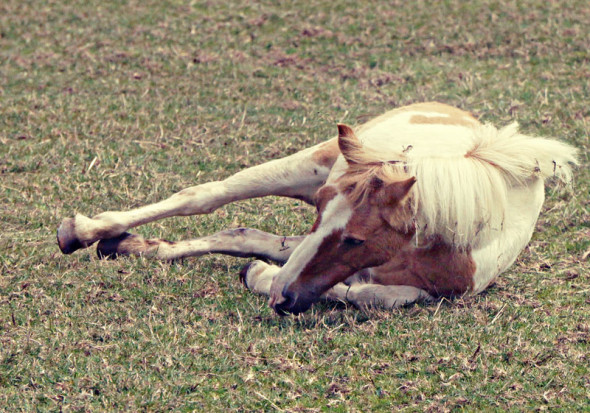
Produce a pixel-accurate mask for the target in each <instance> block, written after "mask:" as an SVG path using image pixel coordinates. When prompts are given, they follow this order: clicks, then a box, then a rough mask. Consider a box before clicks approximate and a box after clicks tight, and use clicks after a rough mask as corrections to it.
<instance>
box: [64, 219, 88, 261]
mask: <svg viewBox="0 0 590 413" xmlns="http://www.w3.org/2000/svg"><path fill="white" fill-rule="evenodd" d="M74 225H75V224H74V218H66V219H64V220H63V222H62V223H61V225H60V226H59V228H58V229H57V245H58V246H59V249H60V250H61V252H63V253H64V254H71V253H72V252H74V251H76V250H79V249H80V248H86V247H87V245H84V244H82V243H81V242H80V240H79V239H78V238H77V237H76V232H75V230H74Z"/></svg>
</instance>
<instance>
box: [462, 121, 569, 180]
mask: <svg viewBox="0 0 590 413" xmlns="http://www.w3.org/2000/svg"><path fill="white" fill-rule="evenodd" d="M577 153H578V150H577V149H576V148H574V147H573V146H571V145H568V144H565V143H563V142H559V141H556V140H553V139H545V138H537V137H531V136H526V135H522V134H520V133H519V132H518V124H517V123H516V122H515V123H512V124H510V125H508V126H505V127H504V128H502V129H500V130H498V129H496V128H495V127H494V126H492V125H484V126H482V127H481V128H480V129H479V130H478V131H477V135H476V142H475V146H474V147H473V148H472V149H471V150H470V151H469V152H467V153H466V154H465V157H466V158H472V159H474V160H479V161H481V162H483V163H487V164H489V165H492V166H494V167H495V168H497V169H499V170H500V171H502V173H503V175H504V176H505V177H506V178H507V179H508V181H509V182H511V184H513V185H514V184H520V183H523V182H524V181H526V180H528V179H529V178H531V177H534V176H539V177H542V178H543V179H546V178H550V177H556V178H557V179H559V180H561V181H562V182H565V183H567V182H569V181H570V180H571V178H572V166H573V165H577V164H578V160H577Z"/></svg>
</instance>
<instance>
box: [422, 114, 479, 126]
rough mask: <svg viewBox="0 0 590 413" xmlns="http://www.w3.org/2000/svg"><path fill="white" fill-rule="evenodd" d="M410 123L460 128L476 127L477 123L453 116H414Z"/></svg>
mask: <svg viewBox="0 0 590 413" xmlns="http://www.w3.org/2000/svg"><path fill="white" fill-rule="evenodd" d="M410 123H411V124H414V125H459V126H467V127H471V126H475V125H476V122H474V121H473V120H471V119H470V118H465V117H460V118H458V117H453V116H448V117H446V116H424V115H414V116H412V117H411V118H410Z"/></svg>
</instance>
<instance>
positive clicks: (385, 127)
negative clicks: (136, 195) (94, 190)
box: [57, 102, 577, 315]
mask: <svg viewBox="0 0 590 413" xmlns="http://www.w3.org/2000/svg"><path fill="white" fill-rule="evenodd" d="M576 157H577V150H576V149H575V148H574V147H572V146H570V145H567V144H565V143H562V142H559V141H556V140H552V139H546V138H540V137H531V136H526V135H524V134H521V133H520V132H519V131H518V125H517V124H516V123H512V124H510V125H508V126H505V127H503V128H500V129H498V128H496V127H494V126H492V125H490V124H482V123H481V122H479V121H478V120H477V119H476V118H475V117H474V116H473V115H471V114H470V113H468V112H465V111H463V110H461V109H457V108H454V107H451V106H447V105H445V104H441V103H436V102H429V103H418V104H413V105H410V106H406V107H401V108H397V109H394V110H391V111H389V112H387V113H385V114H383V115H381V116H379V117H377V118H375V119H372V120H371V121H369V122H367V123H365V124H363V125H361V126H360V127H357V128H356V129H353V128H351V127H349V126H347V125H344V124H338V137H336V138H332V139H330V140H327V141H325V142H323V143H320V144H318V145H315V146H313V147H310V148H307V149H304V150H302V151H300V152H298V153H296V154H293V155H291V156H288V157H285V158H282V159H277V160H273V161H270V162H267V163H264V164H261V165H258V166H254V167H252V168H248V169H245V170H242V171H240V172H238V173H236V174H235V175H233V176H230V177H229V178H227V179H224V180H221V181H215V182H208V183H203V184H201V185H197V186H193V187H189V188H187V189H184V190H182V191H180V192H178V193H176V194H174V195H172V196H171V197H170V198H168V199H165V200H163V201H160V202H157V203H155V204H152V205H147V206H143V207H139V208H137V209H133V210H130V211H126V212H123V211H108V212H103V213H101V214H99V215H96V216H94V217H92V218H88V217H86V216H84V215H80V214H76V215H75V216H74V217H73V218H66V219H64V220H63V221H62V223H61V225H60V227H59V229H58V230H57V243H58V245H59V248H60V249H61V251H62V252H63V253H65V254H70V253H72V252H74V251H76V250H78V249H80V248H86V247H88V246H90V245H91V244H93V243H95V242H97V241H98V245H97V253H98V255H99V257H110V258H114V257H116V256H119V255H147V256H152V257H154V258H157V259H162V260H174V259H178V258H184V257H191V256H201V255H204V254H210V253H221V254H228V255H232V256H237V257H254V258H257V260H255V261H253V262H250V263H248V264H246V266H245V267H244V268H243V269H242V271H241V272H240V278H241V280H242V281H243V282H244V284H245V285H246V287H247V288H249V289H250V290H252V291H255V292H257V293H261V294H266V295H268V296H269V297H270V299H269V304H270V306H271V307H272V308H273V309H274V310H275V311H276V312H277V313H278V314H280V315H284V314H287V313H292V314H299V313H302V312H305V311H306V310H308V309H309V308H310V306H311V305H312V304H314V303H315V302H317V301H319V300H321V299H326V300H338V301H344V302H348V303H352V304H353V305H355V306H358V307H363V306H381V307H385V308H394V307H398V306H402V305H407V304H410V303H414V302H416V301H418V300H426V301H428V300H434V299H437V298H439V297H455V296H462V295H464V294H477V293H479V292H481V291H483V290H484V289H486V287H488V286H489V285H490V284H492V283H493V282H494V280H495V279H496V278H497V277H498V275H499V274H501V273H502V272H503V271H505V270H506V269H507V268H508V267H510V265H511V264H512V263H513V262H514V261H515V259H516V258H517V256H518V255H519V253H520V252H521V251H522V249H523V248H524V247H525V246H526V245H527V244H528V242H529V241H530V239H531V236H532V233H533V230H534V227H535V223H536V221H537V219H538V217H539V214H540V211H541V207H542V205H543V201H544V196H545V193H544V182H545V180H547V178H551V177H555V178H557V179H558V180H561V181H563V182H566V183H567V182H569V181H570V180H571V176H572V166H573V165H576V164H577V159H576ZM267 195H279V196H285V197H291V198H296V199H300V200H303V201H305V202H307V203H309V204H312V205H315V206H316V208H317V213H318V214H317V219H316V221H315V223H314V225H313V227H312V228H311V231H310V233H309V234H308V235H306V236H279V235H273V234H269V233H266V232H262V231H259V230H256V229H251V228H237V229H231V230H225V231H221V232H218V233H216V234H213V235H210V236H205V237H202V238H198V239H194V240H187V241H177V242H171V241H166V240H163V239H144V238H142V237H141V236H139V235H135V234H131V233H129V232H127V230H129V229H130V228H133V227H136V226H139V225H142V224H145V223H148V222H152V221H155V220H158V219H162V218H166V217H171V216H187V215H195V214H206V213H210V212H212V211H213V210H215V209H216V208H219V207H221V206H222V205H225V204H227V203H230V202H234V201H239V200H243V199H248V198H254V197H263V196H267ZM270 262H274V263H276V264H283V265H282V266H279V265H276V264H272V263H270Z"/></svg>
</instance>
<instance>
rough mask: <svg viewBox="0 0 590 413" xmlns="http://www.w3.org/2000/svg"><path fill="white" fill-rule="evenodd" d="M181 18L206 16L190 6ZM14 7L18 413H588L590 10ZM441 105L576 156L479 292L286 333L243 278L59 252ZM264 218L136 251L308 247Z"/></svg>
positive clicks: (179, 226) (4, 73)
mask: <svg viewBox="0 0 590 413" xmlns="http://www.w3.org/2000/svg"><path fill="white" fill-rule="evenodd" d="M187 3H188V2H187ZM187 3H185V2H180V1H153V0H148V1H141V2H139V1H132V0H130V1H124V2H100V1H94V0H93V1H68V2H58V1H43V0H38V1H22V0H4V1H3V2H2V3H1V4H0V176H1V179H0V187H1V197H0V199H1V201H0V214H1V219H2V223H3V224H2V234H1V235H0V271H1V274H0V343H1V344H0V406H3V408H4V409H7V410H10V411H18V410H21V411H30V410H40V411H56V410H63V411H102V410H148V411H152V410H154V411H164V410H171V409H172V410H180V411H189V410H199V411H260V410H265V411H266V410H269V411H271V410H279V411H325V410H330V411H369V410H372V411H380V410H382V411H389V410H392V409H396V410H397V409H400V410H407V411H423V410H430V411H449V410H455V409H465V410H474V411H477V410H586V409H588V406H589V405H590V378H589V377H590V371H589V370H590V368H589V366H590V361H589V356H588V354H590V346H589V341H590V322H589V320H590V287H589V284H590V283H589V280H590V276H589V273H590V271H589V269H590V264H589V252H590V224H589V222H590V196H589V194H590V168H589V165H590V162H589V159H588V150H589V147H590V142H589V130H588V129H589V123H590V109H589V106H588V102H589V101H590V93H589V92H590V91H589V84H590V55H589V51H588V38H590V29H589V28H590V6H589V5H588V3H587V1H583V0H579V1H576V0H573V1H567V2H566V1H563V2H545V1H540V0H528V1H522V2H496V1H480V0H476V1H471V2H462V1H458V0H449V1H444V2H423V1H416V2H411V3H409V2H401V1H392V2H387V3H386V2H375V3H374V4H372V5H371V4H367V5H363V6H362V7H361V6H359V3H358V2H356V1H341V2H340V1H339V2H334V1H327V0H311V1H306V2H296V1H282V2H271V1H263V2H254V1H236V2H233V4H231V5H226V4H225V3H226V2H214V1H193V2H190V3H188V4H187ZM425 100H437V101H441V102H445V103H448V104H451V105H454V106H457V107H460V108H463V109H466V110H469V111H471V112H473V113H474V114H475V115H476V116H477V117H478V118H480V119H482V120H483V121H486V122H493V123H494V124H496V125H499V126H500V125H505V124H507V123H509V122H511V121H512V120H517V121H518V122H519V123H520V124H521V127H522V130H523V131H524V132H526V133H529V134H534V135H540V136H553V137H556V138H559V139H562V140H564V141H566V142H569V143H571V144H573V145H575V146H577V147H578V148H580V152H581V165H580V167H579V168H578V169H577V171H576V174H575V181H574V183H573V185H572V186H571V187H569V188H560V187H558V186H555V185H552V186H550V187H549V188H548V189H547V202H546V204H545V206H544V208H543V212H542V215H541V218H540V220H539V223H538V225H537V231H536V233H535V235H534V236H533V239H532V242H531V244H530V246H529V247H528V248H527V249H526V250H525V251H524V252H523V253H522V254H521V256H520V258H519V259H518V261H517V262H516V264H515V265H514V266H513V267H512V268H511V269H510V270H509V271H508V272H506V273H505V274H504V275H503V276H502V277H501V278H500V280H499V281H498V282H497V283H496V284H495V285H494V286H493V287H492V288H490V289H489V290H487V291H486V292H485V293H484V294H481V295H479V296H476V297H466V298H463V299H456V300H452V301H447V300H442V301H439V302H436V303H435V304H434V305H416V306H411V307H408V308H402V309H399V310H395V311H379V310H367V311H360V310H358V309H354V308H350V307H347V306H345V305H325V304H324V305H317V306H314V308H313V309H312V311H310V312H309V313H306V314H304V315H302V316H300V317H286V318H279V317H277V316H276V315H275V314H273V312H272V311H271V310H270V309H269V308H268V306H267V305H266V300H265V298H264V297H260V296H256V295H253V294H251V293H250V292H248V291H246V290H244V288H243V287H242V286H241V284H240V283H239V280H238V277H237V274H238V272H239V269H240V268H241V266H242V265H243V264H244V263H245V262H246V261H245V260H243V259H242V260H240V259H234V258H228V257H221V256H211V257H202V258H199V259H187V260H184V261H182V262H176V263H172V264H169V263H159V262H155V261H152V260H149V259H146V258H141V259H136V258H123V259H119V260H116V261H101V260H98V259H97V258H96V257H95V255H94V251H93V250H92V249H88V250H84V251H79V252H77V253H75V254H73V255H71V256H63V255H61V254H60V252H59V250H58V248H57V246H56V243H55V230H56V228H57V227H58V225H59V223H60V221H61V219H62V218H64V217H69V216H72V215H73V214H75V213H76V212H80V213H83V214H86V215H93V214H96V213H98V212H101V211H103V210H107V209H127V208H131V207H135V206H139V205H141V204H144V203H146V202H154V201H156V200H159V199H162V198H164V197H167V196H169V195H170V194H172V193H173V192H175V191H177V190H180V189H182V188H184V187H186V186H189V185H193V184H195V183H198V182H206V181H210V180H213V179H219V178H223V177H226V176H228V175H230V174H232V173H234V172H236V171H238V170H240V169H242V168H244V167H247V166H250V165H255V164H258V163H260V162H263V161H265V160H269V159H273V158H277V157H281V156H284V155H287V154H291V153H294V152H295V151H297V150H299V149H301V148H305V147H307V146H310V145H311V144H314V143H317V142H321V141H323V140H324V139H326V138H328V137H332V136H335V134H336V126H335V125H336V123H337V122H346V123H348V124H359V123H362V122H364V121H366V120H367V119H369V118H370V117H372V116H374V115H377V114H379V113H382V112H384V111H386V110H388V109H390V108H392V107H395V106H400V105H404V104H409V103H413V102H419V101H425ZM313 216H314V214H313V209H311V208H309V207H308V206H306V205H303V204H302V203H300V202H297V201H293V200H282V199H276V198H275V199H266V200H254V201H247V202H241V203H238V204H235V205H231V206H227V207H224V208H221V209H220V210H218V211H216V212H215V213H213V214H212V215H210V216H201V217H196V218H194V217H193V218H174V219H168V220H166V221H162V222H158V223H155V224H153V225H147V226H145V227H141V228H138V229H136V231H137V232H139V233H141V234H142V235H144V236H149V237H153V236H157V237H164V238H168V239H171V240H179V239H184V238H189V237H191V238H192V237H198V236H201V235H205V234H209V233H212V232H215V231H218V230H221V229H225V228H230V227H238V226H250V227H256V228H259V229H262V230H266V231H270V232H275V233H281V234H285V235H291V234H301V233H305V232H306V231H307V230H308V229H309V228H310V226H311V223H312V222H313Z"/></svg>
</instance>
